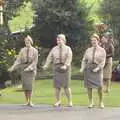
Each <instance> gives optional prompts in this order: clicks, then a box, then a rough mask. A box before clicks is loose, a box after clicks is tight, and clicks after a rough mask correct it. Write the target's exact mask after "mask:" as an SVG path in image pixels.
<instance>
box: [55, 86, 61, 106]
mask: <svg viewBox="0 0 120 120" xmlns="http://www.w3.org/2000/svg"><path fill="white" fill-rule="evenodd" d="M55 96H56V100H57V102H56V103H55V104H54V106H59V105H60V104H61V88H55Z"/></svg>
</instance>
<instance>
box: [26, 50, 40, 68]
mask: <svg viewBox="0 0 120 120" xmlns="http://www.w3.org/2000/svg"><path fill="white" fill-rule="evenodd" d="M37 63H38V50H37V49H35V52H34V56H33V61H32V63H31V64H30V65H29V66H28V68H30V69H31V70H33V69H35V68H36V67H37Z"/></svg>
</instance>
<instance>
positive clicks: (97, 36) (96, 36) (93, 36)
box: [91, 33, 100, 41]
mask: <svg viewBox="0 0 120 120" xmlns="http://www.w3.org/2000/svg"><path fill="white" fill-rule="evenodd" d="M92 38H96V39H97V41H100V37H99V35H97V34H96V33H94V34H93V35H92V36H91V39H92Z"/></svg>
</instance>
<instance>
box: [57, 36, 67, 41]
mask: <svg viewBox="0 0 120 120" xmlns="http://www.w3.org/2000/svg"><path fill="white" fill-rule="evenodd" d="M57 37H59V38H61V39H62V40H63V41H64V42H66V37H65V35H64V34H58V35H57Z"/></svg>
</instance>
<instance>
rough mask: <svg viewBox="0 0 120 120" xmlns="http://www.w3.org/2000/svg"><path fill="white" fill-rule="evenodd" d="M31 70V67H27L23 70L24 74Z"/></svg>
mask: <svg viewBox="0 0 120 120" xmlns="http://www.w3.org/2000/svg"><path fill="white" fill-rule="evenodd" d="M32 70H33V68H31V67H27V68H25V69H24V71H25V72H28V71H32Z"/></svg>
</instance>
